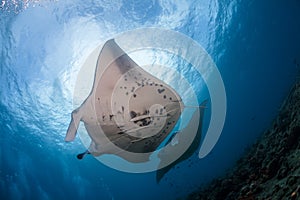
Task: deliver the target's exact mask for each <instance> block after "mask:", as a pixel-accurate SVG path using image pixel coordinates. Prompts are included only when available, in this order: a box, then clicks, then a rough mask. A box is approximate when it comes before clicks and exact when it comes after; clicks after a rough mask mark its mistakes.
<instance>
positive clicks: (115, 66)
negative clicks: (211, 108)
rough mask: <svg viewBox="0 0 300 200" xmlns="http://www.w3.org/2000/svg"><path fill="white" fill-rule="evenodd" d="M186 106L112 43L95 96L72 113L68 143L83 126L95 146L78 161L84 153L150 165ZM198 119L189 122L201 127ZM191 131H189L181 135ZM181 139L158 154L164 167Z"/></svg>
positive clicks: (100, 58)
mask: <svg viewBox="0 0 300 200" xmlns="http://www.w3.org/2000/svg"><path fill="white" fill-rule="evenodd" d="M205 105H206V101H205V102H203V103H202V104H201V106H200V120H201V121H202V116H203V110H204V109H203V108H204V107H205ZM184 107H185V106H184V104H183V102H182V100H181V98H180V96H179V95H178V94H177V93H176V91H175V90H174V89H173V88H171V87H170V86H169V85H167V84H166V83H164V82H163V81H161V80H159V79H158V78H156V77H154V76H152V75H151V74H149V73H148V72H146V71H145V70H143V69H142V68H141V67H140V66H138V65H137V64H136V63H135V62H134V61H133V60H132V59H131V58H130V57H129V56H128V55H127V54H126V53H125V52H124V51H123V50H122V49H121V48H120V47H119V46H118V45H117V44H116V42H115V41H114V40H113V39H112V40H109V41H107V42H106V43H105V44H104V46H103V47H102V50H101V52H100V54H99V56H98V60H97V66H96V70H95V76H94V83H93V87H92V91H91V92H90V94H89V96H88V97H87V98H86V100H85V101H84V102H83V103H82V105H81V106H80V107H78V108H77V109H75V110H74V111H73V112H72V114H71V117H72V119H71V122H70V124H69V128H68V130H67V134H66V137H65V141H72V140H74V138H75V136H76V132H77V128H78V126H79V123H80V121H82V122H84V125H85V128H86V130H87V132H88V134H89V136H90V138H91V139H92V141H91V144H90V146H89V148H88V149H87V150H86V151H85V152H83V153H81V154H78V155H77V158H78V159H82V158H83V157H84V156H85V155H86V154H92V155H94V156H100V155H103V154H114V155H118V156H120V157H122V158H123V159H125V160H127V161H129V162H133V163H141V162H146V161H148V160H149V156H150V155H151V153H152V152H153V151H155V150H156V149H157V147H158V146H159V145H160V144H161V143H162V142H163V141H164V140H165V139H166V137H167V136H168V135H169V134H170V132H171V131H172V130H173V128H174V126H175V125H176V123H177V121H178V119H179V117H180V115H181V113H182V111H183V109H184ZM195 120H197V117H196V115H195V114H194V116H193V117H192V119H191V123H198V122H197V121H195ZM200 125H201V122H200ZM198 128H199V127H198ZM188 129H189V126H187V127H186V128H184V130H183V131H188ZM180 136H181V133H178V134H176V135H175V136H174V137H173V139H170V141H171V140H175V139H177V140H178V141H177V144H175V145H173V146H172V145H171V146H170V147H169V148H167V149H166V150H165V149H164V151H163V152H162V153H160V154H159V158H160V159H161V161H160V165H163V164H164V163H165V162H167V160H168V159H169V157H170V155H171V154H172V151H173V150H172V149H173V148H174V149H175V148H177V147H178V146H180V144H181V143H184V142H182V140H180ZM200 138H201V131H198V133H197V134H196V138H195V140H194V141H193V142H192V144H191V146H190V147H189V148H188V149H187V150H186V152H185V153H184V154H183V155H181V156H180V157H179V158H178V159H177V160H176V161H175V162H173V163H171V164H170V165H169V166H167V167H165V168H162V169H160V170H158V171H157V181H160V180H161V178H162V177H163V176H164V174H165V173H167V172H168V171H169V169H171V168H172V166H174V165H175V164H177V163H179V162H181V161H183V160H185V159H186V158H187V157H190V155H192V154H193V152H194V151H195V150H196V149H197V147H198V146H199V141H200Z"/></svg>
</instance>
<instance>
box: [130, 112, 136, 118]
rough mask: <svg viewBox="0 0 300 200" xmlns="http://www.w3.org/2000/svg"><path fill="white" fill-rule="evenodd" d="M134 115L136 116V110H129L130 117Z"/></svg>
mask: <svg viewBox="0 0 300 200" xmlns="http://www.w3.org/2000/svg"><path fill="white" fill-rule="evenodd" d="M136 116H137V114H136V112H134V111H133V110H132V111H130V117H131V119H132V118H135V117H136Z"/></svg>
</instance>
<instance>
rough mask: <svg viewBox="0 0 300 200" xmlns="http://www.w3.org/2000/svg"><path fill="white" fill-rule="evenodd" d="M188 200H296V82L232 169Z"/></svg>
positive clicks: (299, 161) (299, 107)
mask: <svg viewBox="0 0 300 200" xmlns="http://www.w3.org/2000/svg"><path fill="white" fill-rule="evenodd" d="M188 199H205V200H207V199H213V200H218V199H222V200H230V199H238V200H254V199H259V200H271V199H272V200H273V199H290V200H296V199H300V81H299V82H297V83H296V84H295V85H294V86H293V88H292V90H291V92H290V94H289V95H288V97H287V99H286V100H285V101H284V103H283V105H282V107H281V109H280V111H279V115H278V116H277V117H276V119H275V120H274V122H273V124H272V126H271V127H270V129H268V130H266V131H265V133H263V134H262V136H261V137H260V138H259V140H258V141H257V142H256V143H255V144H254V145H253V146H252V147H251V148H250V149H249V151H248V152H246V154H245V156H244V157H243V158H241V159H240V160H239V161H238V162H237V164H236V166H235V167H234V169H233V170H232V171H230V172H229V173H228V174H227V175H225V176H224V177H222V178H219V179H216V180H214V181H212V182H211V183H210V184H209V185H208V186H207V187H206V188H204V189H201V190H199V191H197V192H194V193H192V194H190V195H189V196H188Z"/></svg>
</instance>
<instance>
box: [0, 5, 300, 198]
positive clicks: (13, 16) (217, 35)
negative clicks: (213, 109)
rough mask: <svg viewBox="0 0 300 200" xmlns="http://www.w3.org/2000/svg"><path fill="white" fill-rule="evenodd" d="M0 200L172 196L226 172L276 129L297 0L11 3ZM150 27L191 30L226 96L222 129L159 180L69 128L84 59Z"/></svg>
mask: <svg viewBox="0 0 300 200" xmlns="http://www.w3.org/2000/svg"><path fill="white" fill-rule="evenodd" d="M2 2H5V3H2V6H1V8H0V17H1V18H0V23H1V26H0V28H1V35H0V46H1V54H0V55H1V57H0V60H1V62H0V64H1V67H0V78H1V79H0V97H1V98H0V134H1V135H0V147H1V148H0V199H67V198H68V199H88V198H90V199H117V200H118V199H155V198H156V199H175V198H178V197H185V196H186V195H187V194H188V193H189V192H192V191H193V190H195V189H197V188H199V187H200V186H201V185H203V184H205V183H207V182H208V181H210V180H212V179H213V178H214V177H217V176H220V175H222V174H223V173H225V171H226V170H228V169H229V168H230V167H232V166H233V164H234V162H235V161H236V160H237V159H238V158H239V157H240V156H241V154H242V153H243V152H244V150H245V148H247V147H248V146H249V145H251V144H252V143H253V142H254V141H255V139H256V138H257V137H258V136H259V135H260V134H261V133H262V132H263V131H264V130H265V129H266V128H268V127H269V126H270V124H271V122H272V119H273V118H274V117H275V116H276V114H277V113H278V109H279V108H280V105H281V103H282V101H283V99H284V97H285V96H286V95H287V94H288V92H289V89H290V87H291V86H292V84H293V83H294V81H295V80H296V79H297V78H299V75H298V77H297V72H298V70H299V67H297V64H298V65H299V63H300V12H299V10H300V1H299V0H289V1H281V0H275V1H274V0H272V1H271V0H270V1H261V0H247V1H246V0H245V1H242V0H235V1H230V3H228V2H229V1H226V0H219V1H218V0H205V1H204V0H199V1H178V2H176V1H156V0H152V1H142V0H140V1H131V0H130V1H121V0H120V1H118V0H116V1H106V0H103V1H93V0H86V1H80V0H78V1H77V0H73V1H71V0H64V1H63V0H61V1H50V0H49V1H46V0H45V1H27V3H24V2H26V1H11V0H9V1H2ZM141 27H163V28H166V29H171V30H175V31H178V32H180V33H183V34H186V35H187V36H189V37H191V38H193V39H194V40H195V41H197V42H198V43H199V44H200V45H202V46H203V47H204V48H205V49H206V51H207V52H208V53H209V54H210V55H211V57H212V59H213V60H214V61H215V63H216V65H217V66H218V69H219V70H220V72H221V75H222V78H223V81H224V84H225V89H226V94H227V116H226V121H225V126H224V129H223V132H222V135H221V137H220V139H219V141H218V143H217V144H216V146H215V148H214V149H213V151H212V152H211V153H210V154H209V155H208V156H206V157H205V158H203V159H199V158H198V156H197V154H198V152H195V155H194V156H192V160H191V161H186V162H183V163H181V164H180V165H178V167H176V168H174V169H173V170H171V171H170V172H169V173H168V174H166V176H165V178H164V179H163V180H162V182H161V183H159V184H157V183H156V180H155V173H154V172H151V173H145V174H132V173H125V172H120V171H116V170H114V169H111V168H109V167H106V166H105V165H103V164H101V163H100V162H98V161H97V160H96V159H95V158H93V157H92V156H87V157H86V158H85V159H84V160H81V161H79V160H77V159H76V156H75V155H76V154H77V153H78V152H81V151H84V150H85V147H84V146H83V145H82V143H81V141H80V140H79V139H78V138H77V139H76V140H75V142H73V143H65V142H64V136H65V132H66V129H67V127H68V124H69V120H70V113H71V111H72V110H73V106H72V93H73V91H74V85H75V80H76V77H77V73H78V71H79V69H80V66H81V65H82V63H83V62H84V60H85V58H86V57H87V55H88V54H89V53H90V52H91V51H92V50H93V49H94V48H95V47H96V46H98V45H99V44H100V43H101V42H104V41H106V40H108V39H110V38H113V37H114V36H115V35H117V34H118V33H121V32H123V31H126V30H132V29H135V28H141Z"/></svg>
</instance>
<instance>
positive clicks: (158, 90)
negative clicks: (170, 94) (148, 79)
mask: <svg viewBox="0 0 300 200" xmlns="http://www.w3.org/2000/svg"><path fill="white" fill-rule="evenodd" d="M164 91H165V89H157V92H158V93H159V94H161V93H163V92H164Z"/></svg>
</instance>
